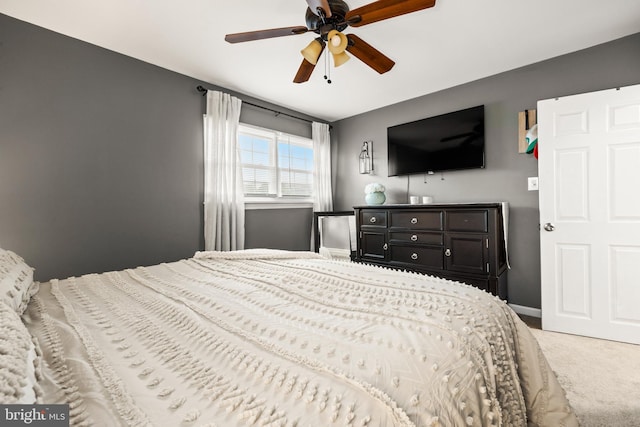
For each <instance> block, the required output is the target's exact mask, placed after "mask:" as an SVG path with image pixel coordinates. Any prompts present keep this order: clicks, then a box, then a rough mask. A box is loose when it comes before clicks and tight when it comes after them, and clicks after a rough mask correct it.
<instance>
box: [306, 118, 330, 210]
mask: <svg viewBox="0 0 640 427" xmlns="http://www.w3.org/2000/svg"><path fill="white" fill-rule="evenodd" d="M311 138H312V139H313V187H314V188H313V210H314V211H316V212H327V211H332V210H333V194H332V192H331V136H330V135H329V125H328V124H326V123H317V122H313V123H312V124H311Z"/></svg>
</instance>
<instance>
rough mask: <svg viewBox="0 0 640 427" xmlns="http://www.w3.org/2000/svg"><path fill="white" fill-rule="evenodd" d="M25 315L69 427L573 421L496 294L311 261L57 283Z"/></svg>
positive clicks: (281, 256) (139, 272) (191, 267)
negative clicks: (66, 406)
mask: <svg viewBox="0 0 640 427" xmlns="http://www.w3.org/2000/svg"><path fill="white" fill-rule="evenodd" d="M24 319H25V322H26V324H27V326H28V328H29V330H30V331H31V333H32V334H33V335H35V336H36V337H37V339H38V342H39V344H40V347H41V350H42V353H43V357H44V359H45V360H46V365H47V366H46V367H45V370H44V372H43V374H44V376H45V379H46V381H45V383H44V384H43V389H44V393H45V394H44V395H43V396H42V397H41V400H42V402H43V403H64V402H68V403H70V405H71V416H72V425H83V424H86V425H105V426H117V425H131V426H145V425H154V426H219V427H228V426H254V425H255V426H298V427H303V426H304V427H306V426H318V427H324V426H371V427H377V426H414V425H416V426H499V425H502V426H524V425H527V424H529V425H548V426H561V425H577V422H576V420H575V417H574V415H573V413H572V412H571V410H570V408H569V406H568V402H567V401H566V399H565V397H564V393H563V391H562V389H561V388H560V386H559V385H558V383H557V380H556V378H555V377H554V375H553V374H552V372H551V370H550V368H549V366H548V364H547V363H546V361H545V359H544V357H543V356H542V353H541V352H540V350H539V347H538V345H537V342H536V341H535V339H534V338H533V337H532V335H531V333H530V332H529V330H528V329H527V327H526V326H525V325H524V324H523V323H522V322H521V321H520V320H519V319H518V318H517V317H516V316H515V315H514V313H513V312H512V311H511V310H510V309H509V308H508V307H507V306H506V305H505V304H503V303H502V302H501V301H499V300H498V299H496V298H494V297H492V296H490V295H489V294H487V293H484V292H482V291H480V290H477V289H475V288H473V287H469V286H466V285H462V284H456V283H453V282H450V281H445V280H441V279H436V278H430V277H426V276H422V275H417V274H412V273H403V272H397V271H390V270H385V269H382V268H378V267H372V266H365V265H360V264H352V263H347V262H341V261H330V260H326V259H322V258H319V257H318V256H317V255H316V254H313V253H300V252H281V251H266V250H264V251H263V250H258V251H256V250H250V251H240V252H226V253H222V252H204V253H198V254H196V256H195V257H194V258H192V259H188V260H183V261H179V262H175V263H169V264H161V265H157V266H152V267H140V268H137V269H131V270H125V271H119V272H110V273H105V274H99V275H96V274H94V275H87V276H83V277H79V278H69V279H65V280H60V281H58V280H53V281H51V282H47V283H42V284H40V291H39V292H38V294H37V295H36V296H35V297H34V298H33V299H32V301H31V303H30V305H29V308H28V311H27V313H25V317H24Z"/></svg>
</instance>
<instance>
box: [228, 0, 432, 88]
mask: <svg viewBox="0 0 640 427" xmlns="http://www.w3.org/2000/svg"><path fill="white" fill-rule="evenodd" d="M306 1H307V5H308V6H309V7H308V8H307V12H306V15H305V21H306V24H307V25H306V26H294V27H282V28H272V29H268V30H258V31H249V32H245V33H235V34H227V35H226V36H225V38H224V39H225V40H226V41H227V42H229V43H241V42H248V41H252V40H261V39H268V38H273V37H282V36H293V35H298V34H305V33H307V32H309V31H312V32H314V33H316V34H318V37H316V38H315V39H314V40H313V41H311V43H309V45H308V46H307V47H306V48H304V49H302V50H301V53H302V56H303V57H304V59H303V60H302V64H300V68H298V72H297V73H296V76H295V78H294V79H293V81H294V83H304V82H306V81H307V80H309V78H310V77H311V73H312V72H313V69H314V68H315V66H316V63H317V61H318V58H320V55H322V52H323V51H324V49H325V47H327V48H328V49H329V51H330V52H331V53H332V54H333V59H334V64H335V66H336V67H337V66H339V65H342V64H344V63H345V62H346V61H347V60H348V59H349V56H348V55H347V54H346V53H345V52H344V51H345V50H346V51H347V52H349V53H351V54H352V55H353V56H355V57H356V58H358V59H360V60H361V61H362V62H364V63H365V64H367V65H368V66H369V67H371V68H373V69H374V70H375V71H377V72H378V73H380V74H383V73H386V72H387V71H389V70H390V69H391V68H393V66H394V65H395V62H393V61H392V60H391V59H390V58H388V57H387V56H385V55H384V54H383V53H382V52H380V51H379V50H377V49H375V48H374V47H373V46H371V45H370V44H368V43H367V42H365V41H364V40H362V39H361V38H360V37H358V36H356V35H355V34H346V35H345V34H342V31H343V30H344V29H345V28H347V27H360V26H362V25H367V24H371V23H373V22H378V21H382V20H384V19H389V18H393V17H396V16H399V15H404V14H406V13H411V12H416V11H418V10H422V9H427V8H430V7H433V6H434V5H435V4H436V0H378V1H374V2H373V3H369V4H366V5H364V6H362V7H358V8H356V9H353V10H349V6H348V5H347V3H345V2H344V1H343V0H306Z"/></svg>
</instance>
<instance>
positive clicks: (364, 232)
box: [354, 203, 507, 300]
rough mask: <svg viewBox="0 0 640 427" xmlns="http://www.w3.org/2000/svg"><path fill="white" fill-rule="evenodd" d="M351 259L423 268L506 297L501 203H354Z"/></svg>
mask: <svg viewBox="0 0 640 427" xmlns="http://www.w3.org/2000/svg"><path fill="white" fill-rule="evenodd" d="M354 210H355V215H356V224H357V231H358V233H357V251H356V256H355V261H358V262H365V263H369V264H377V265H383V266H387V267H392V268H397V269H404V270H410V271H416V272H420V273H427V274H431V275H434V276H439V277H444V278H447V279H451V280H456V281H460V282H465V283H467V284H469V285H473V286H476V287H478V288H480V289H483V290H485V291H487V292H490V293H492V294H493V295H498V296H499V297H500V298H502V299H505V300H506V299H507V251H506V242H505V221H504V215H505V214H504V213H503V205H502V203H472V204H457V203H456V204H428V205H380V206H355V207H354Z"/></svg>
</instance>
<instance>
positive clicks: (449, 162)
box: [387, 105, 484, 176]
mask: <svg viewBox="0 0 640 427" xmlns="http://www.w3.org/2000/svg"><path fill="white" fill-rule="evenodd" d="M387 153H388V162H389V172H388V175H389V176H398V175H411V174H417V173H432V172H438V171H448V170H458V169H474V168H483V167H484V105H480V106H477V107H472V108H467V109H465V110H460V111H454V112H452V113H447V114H442V115H439V116H434V117H429V118H426V119H422V120H417V121H415V122H410V123H404V124H401V125H397V126H391V127H389V128H387Z"/></svg>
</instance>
